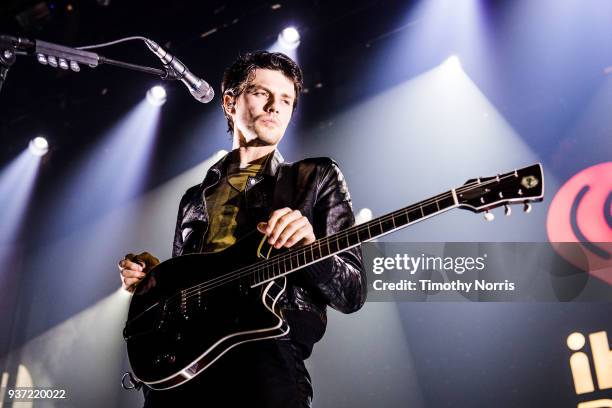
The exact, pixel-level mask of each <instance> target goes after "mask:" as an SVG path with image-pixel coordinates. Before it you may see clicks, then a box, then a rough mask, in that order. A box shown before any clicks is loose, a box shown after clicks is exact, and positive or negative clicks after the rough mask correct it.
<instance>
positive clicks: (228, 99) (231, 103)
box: [223, 94, 236, 115]
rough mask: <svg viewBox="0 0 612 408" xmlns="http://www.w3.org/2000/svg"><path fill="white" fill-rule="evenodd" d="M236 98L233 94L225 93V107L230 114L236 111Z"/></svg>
mask: <svg viewBox="0 0 612 408" xmlns="http://www.w3.org/2000/svg"><path fill="white" fill-rule="evenodd" d="M235 101H236V100H235V98H234V97H233V96H231V95H227V94H226V95H223V109H224V110H225V113H227V114H228V115H233V114H234V113H236V107H235V106H236V102H235Z"/></svg>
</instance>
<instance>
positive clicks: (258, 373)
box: [119, 51, 366, 408]
mask: <svg viewBox="0 0 612 408" xmlns="http://www.w3.org/2000/svg"><path fill="white" fill-rule="evenodd" d="M301 89H302V73H301V70H300V68H299V67H298V66H297V64H296V63H295V62H294V61H293V60H291V59H290V58H289V57H287V56H286V55H284V54H280V53H270V52H266V51H258V52H253V53H248V54H245V55H242V56H240V57H239V58H238V59H237V60H236V61H235V62H234V63H233V64H232V65H231V66H230V67H229V68H228V69H227V70H226V71H225V74H224V77H223V84H222V92H223V100H222V106H223V112H224V114H225V116H226V118H227V121H228V126H229V132H230V133H231V134H232V141H233V143H232V149H233V150H232V151H231V152H230V153H228V154H227V155H226V156H225V157H223V158H222V159H221V160H219V161H218V162H217V163H216V164H214V165H213V166H212V167H211V169H210V170H209V171H208V173H207V174H206V177H205V178H204V180H203V182H202V183H201V184H198V185H196V186H193V187H191V188H190V189H189V190H187V192H186V193H185V195H184V196H183V198H182V200H181V202H180V206H179V212H178V217H177V224H176V232H175V239H174V246H173V257H176V256H181V255H186V254H194V253H216V252H219V251H223V250H225V249H227V248H229V247H231V246H232V245H234V244H235V243H237V242H239V241H240V239H241V238H242V237H244V236H246V235H248V234H249V233H252V232H253V231H259V233H262V234H265V235H266V236H267V243H268V244H269V245H270V246H272V247H273V248H275V249H281V248H291V247H294V246H302V245H308V244H311V243H312V242H314V241H315V240H316V239H318V238H322V237H325V236H328V235H330V234H333V233H336V232H338V231H341V230H343V229H346V228H348V227H350V226H352V225H353V224H354V216H353V212H352V207H351V201H350V195H349V193H348V189H347V187H346V183H345V182H344V178H343V176H342V173H341V172H340V170H339V168H338V166H337V165H336V163H335V162H334V161H333V160H331V159H329V158H311V159H305V160H301V161H298V162H295V163H284V162H283V159H282V157H281V156H280V153H279V152H278V151H277V145H278V143H279V142H280V141H281V139H282V138H283V136H284V134H285V130H286V129H287V126H288V124H289V122H290V120H291V117H292V114H293V112H294V110H295V108H296V106H297V102H298V98H299V94H300V92H301ZM158 263H159V261H158V260H157V259H156V258H155V257H154V256H153V255H151V254H149V253H143V254H140V255H133V254H128V255H126V257H125V258H124V259H123V260H121V261H120V262H119V269H120V270H121V281H122V285H123V288H124V289H126V290H128V291H130V292H134V290H135V289H136V288H137V286H138V284H139V282H140V281H141V280H142V279H143V278H144V277H145V276H146V274H147V273H148V272H149V270H150V269H151V268H152V267H154V266H155V265H157V264H158ZM177 273H180V272H177ZM365 297H366V283H365V272H364V269H363V265H362V260H361V252H360V249H359V247H356V248H352V249H349V250H347V251H344V252H342V253H339V254H335V255H333V256H331V257H329V258H326V259H323V260H322V261H320V262H317V263H314V264H311V265H309V266H307V267H305V268H304V269H302V270H300V271H298V272H297V273H294V274H291V275H288V276H287V283H286V288H285V290H284V292H283V293H282V295H281V296H280V298H279V299H278V303H279V305H280V310H281V315H282V319H283V320H284V321H286V323H287V325H288V327H289V329H290V330H288V333H287V334H286V335H284V336H281V337H276V338H273V339H267V340H262V341H251V342H246V343H243V344H240V345H238V346H237V347H234V348H232V349H231V350H229V351H228V352H227V353H225V354H224V355H223V356H221V357H220V358H219V360H218V361H216V362H215V363H214V364H212V365H211V366H210V368H207V369H206V370H205V371H203V372H202V373H199V374H198V375H197V376H195V377H194V378H193V379H192V380H190V381H188V382H187V383H185V384H182V385H180V386H177V387H174V388H171V389H167V390H153V389H151V388H149V387H147V386H145V387H144V388H143V389H144V394H145V407H158V406H164V407H165V406H181V405H180V404H189V406H192V405H193V404H195V403H196V402H197V405H198V406H204V407H208V406H210V407H216V406H223V407H232V406H253V407H279V408H280V407H283V408H290V407H310V406H311V405H310V404H311V400H312V386H311V381H310V377H309V374H308V372H307V371H306V368H305V366H304V359H306V358H308V357H309V356H310V354H311V351H312V347H313V345H314V343H315V342H317V341H319V340H320V339H321V337H322V336H323V334H324V332H325V326H326V307H327V305H330V306H332V307H333V308H335V309H337V310H339V311H341V312H343V313H352V312H355V311H357V310H358V309H359V308H361V306H362V305H363V303H364V301H365Z"/></svg>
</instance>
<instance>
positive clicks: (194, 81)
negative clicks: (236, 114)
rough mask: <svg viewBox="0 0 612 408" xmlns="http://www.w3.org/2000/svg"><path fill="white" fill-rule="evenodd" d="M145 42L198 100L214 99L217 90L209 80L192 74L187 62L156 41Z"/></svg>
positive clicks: (173, 75) (208, 100)
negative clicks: (186, 64)
mask: <svg viewBox="0 0 612 408" xmlns="http://www.w3.org/2000/svg"><path fill="white" fill-rule="evenodd" d="M145 43H146V44H147V47H149V49H150V50H151V51H153V53H154V54H155V55H157V56H158V57H159V59H161V61H162V63H163V64H164V65H165V66H166V67H167V68H169V70H170V71H171V75H172V77H174V78H176V79H180V80H181V82H183V83H184V84H185V85H187V89H189V92H190V93H191V95H193V97H194V98H195V99H196V100H197V101H198V102H202V103H208V102H210V101H211V100H212V98H213V97H214V96H215V91H214V90H213V89H212V87H211V86H210V85H208V82H206V81H205V80H203V79H202V78H198V77H197V76H195V75H194V74H192V73H191V71H189V70H188V69H187V67H186V66H185V64H183V63H182V62H181V61H179V59H178V58H175V57H174V56H173V55H171V54H169V53H168V52H167V51H166V50H164V49H163V48H162V47H160V46H159V44H157V43H156V42H155V41H151V40H149V39H147V40H145Z"/></svg>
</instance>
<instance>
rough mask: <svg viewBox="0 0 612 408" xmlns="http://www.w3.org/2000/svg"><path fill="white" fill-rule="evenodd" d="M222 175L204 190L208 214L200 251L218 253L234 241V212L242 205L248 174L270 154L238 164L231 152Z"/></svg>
mask: <svg viewBox="0 0 612 408" xmlns="http://www.w3.org/2000/svg"><path fill="white" fill-rule="evenodd" d="M230 154H232V155H234V157H232V159H233V160H232V161H231V162H230V163H229V164H228V166H227V172H226V174H225V175H224V176H223V177H222V178H221V180H219V183H218V184H217V186H216V187H215V188H214V190H212V191H210V190H209V191H207V193H206V209H207V212H208V216H209V226H208V233H207V234H206V242H205V244H204V248H203V251H202V252H205V253H210V252H219V251H222V250H224V249H226V248H228V247H229V246H231V245H233V244H234V243H236V241H237V239H238V238H239V237H238V236H237V232H238V231H237V227H238V212H239V211H240V208H242V206H243V205H244V203H243V201H244V194H243V192H244V189H245V187H246V183H247V181H248V179H249V177H255V176H257V175H258V174H259V172H261V170H262V169H263V168H264V166H265V163H266V161H267V159H268V158H269V156H270V155H267V156H264V157H262V158H259V159H257V160H255V161H253V162H252V163H249V164H248V165H246V166H244V167H241V166H240V163H239V162H238V161H236V159H237V157H236V156H237V155H236V153H235V152H232V153H230Z"/></svg>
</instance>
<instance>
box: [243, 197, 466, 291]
mask: <svg viewBox="0 0 612 408" xmlns="http://www.w3.org/2000/svg"><path fill="white" fill-rule="evenodd" d="M457 205H458V203H457V198H456V196H455V191H454V190H450V191H447V192H445V193H442V194H439V195H437V196H434V197H432V198H429V199H427V200H424V201H420V202H418V203H416V204H412V205H409V206H408V207H404V208H402V209H400V210H397V211H394V212H392V213H389V214H386V215H383V216H381V217H378V218H374V219H373V220H371V221H368V222H366V223H363V224H359V225H355V226H353V227H350V228H347V229H345V230H343V231H340V232H338V233H335V234H332V235H329V236H327V237H324V238H321V239H318V240H316V241H315V242H313V243H312V244H309V245H305V246H303V247H298V248H292V249H290V250H288V251H286V252H283V253H282V254H278V255H275V256H272V257H271V258H269V259H267V260H265V261H261V262H258V263H257V264H255V265H252V268H253V269H252V276H251V282H250V283H251V286H258V285H262V284H264V283H266V282H268V281H270V280H273V279H275V278H278V277H280V276H283V275H286V274H288V273H291V272H293V271H295V270H298V269H300V268H303V267H305V266H307V265H310V264H312V263H315V262H318V261H320V260H322V259H325V258H328V257H330V256H332V255H335V254H337V253H339V252H342V251H346V250H347V249H350V248H353V247H355V246H357V245H359V244H361V243H362V242H367V241H371V240H373V239H376V238H378V237H381V236H383V235H385V234H388V233H390V232H393V231H395V230H398V229H400V228H403V227H406V226H408V225H410V224H414V223H415V222H418V221H421V220H423V219H425V218H427V217H431V216H434V215H436V214H438V213H441V212H443V211H446V210H449V209H451V208H454V207H456V206H457Z"/></svg>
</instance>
